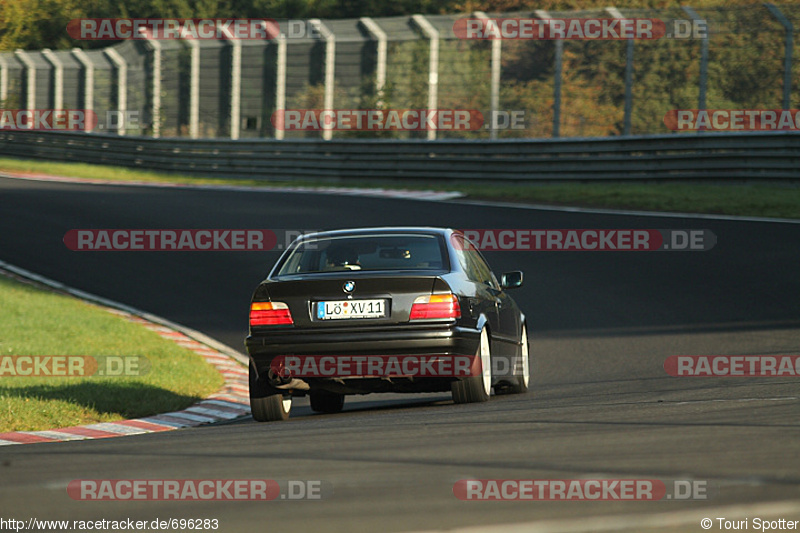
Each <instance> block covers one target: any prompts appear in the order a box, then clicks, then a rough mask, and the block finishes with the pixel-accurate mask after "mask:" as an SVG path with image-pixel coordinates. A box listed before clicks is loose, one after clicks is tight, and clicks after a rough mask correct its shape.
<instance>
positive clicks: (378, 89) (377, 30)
mask: <svg viewBox="0 0 800 533" xmlns="http://www.w3.org/2000/svg"><path fill="white" fill-rule="evenodd" d="M358 20H359V22H361V24H363V25H364V27H365V28H366V29H367V31H368V32H369V34H370V35H371V36H372V37H373V38H374V39H375V40H376V41H378V63H377V65H375V94H376V95H377V96H378V100H377V103H376V107H378V108H382V107H383V90H384V88H385V87H386V60H387V57H388V55H389V46H388V37H387V36H386V32H385V31H383V30H382V29H381V27H380V26H378V23H377V22H375V21H374V20H372V19H371V18H370V17H361V18H360V19H358Z"/></svg>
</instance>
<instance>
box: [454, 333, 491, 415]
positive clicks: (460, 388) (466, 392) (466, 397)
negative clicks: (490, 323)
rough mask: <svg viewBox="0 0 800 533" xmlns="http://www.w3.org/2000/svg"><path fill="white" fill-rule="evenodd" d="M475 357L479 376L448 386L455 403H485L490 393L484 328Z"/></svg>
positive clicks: (488, 357)
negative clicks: (478, 364)
mask: <svg viewBox="0 0 800 533" xmlns="http://www.w3.org/2000/svg"><path fill="white" fill-rule="evenodd" d="M475 355H476V356H477V357H478V359H479V360H480V367H481V368H480V374H479V375H477V376H470V377H468V378H466V379H462V380H459V381H454V382H453V383H452V384H451V385H450V388H451V390H452V392H453V401H454V402H455V403H476V402H485V401H487V400H488V399H489V395H490V394H491V392H492V357H491V348H490V344H489V332H487V331H486V328H483V329H482V330H481V341H480V345H479V346H478V353H477V354H475Z"/></svg>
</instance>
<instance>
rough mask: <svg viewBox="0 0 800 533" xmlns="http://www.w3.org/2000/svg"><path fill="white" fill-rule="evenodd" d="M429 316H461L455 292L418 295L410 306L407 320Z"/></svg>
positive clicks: (423, 318)
mask: <svg viewBox="0 0 800 533" xmlns="http://www.w3.org/2000/svg"><path fill="white" fill-rule="evenodd" d="M430 318H461V306H460V305H458V298H456V295H455V294H431V295H429V296H420V297H419V298H417V299H416V300H414V304H413V305H412V306H411V315H410V316H409V317H408V319H409V320H425V319H430Z"/></svg>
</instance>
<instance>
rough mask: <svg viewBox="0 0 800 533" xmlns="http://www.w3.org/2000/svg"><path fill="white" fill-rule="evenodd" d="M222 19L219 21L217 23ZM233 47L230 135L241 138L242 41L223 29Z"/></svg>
mask: <svg viewBox="0 0 800 533" xmlns="http://www.w3.org/2000/svg"><path fill="white" fill-rule="evenodd" d="M219 24H220V21H217V25H219ZM222 32H223V33H224V34H225V38H226V39H227V40H228V43H229V44H230V46H231V47H232V48H231V101H230V106H231V107H230V119H231V121H230V128H231V132H230V137H231V139H232V140H234V141H235V140H237V139H238V138H239V133H240V130H241V120H242V41H241V40H239V39H237V38H236V37H235V36H234V35H233V34H232V33H231V31H230V30H228V29H222Z"/></svg>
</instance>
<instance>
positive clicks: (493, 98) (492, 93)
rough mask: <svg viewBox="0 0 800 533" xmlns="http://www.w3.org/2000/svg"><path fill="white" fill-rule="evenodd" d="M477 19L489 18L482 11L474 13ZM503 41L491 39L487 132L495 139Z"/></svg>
mask: <svg viewBox="0 0 800 533" xmlns="http://www.w3.org/2000/svg"><path fill="white" fill-rule="evenodd" d="M473 15H475V16H476V17H477V18H479V19H484V20H486V19H488V18H489V17H488V16H487V15H486V13H484V12H483V11H476V12H475V13H473ZM502 47H503V41H502V40H501V39H492V60H491V61H492V62H491V69H492V75H491V88H490V90H489V108H490V109H491V113H492V118H491V129H490V130H489V138H490V139H497V112H498V111H499V110H500V67H501V59H502V55H503V48H502Z"/></svg>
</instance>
